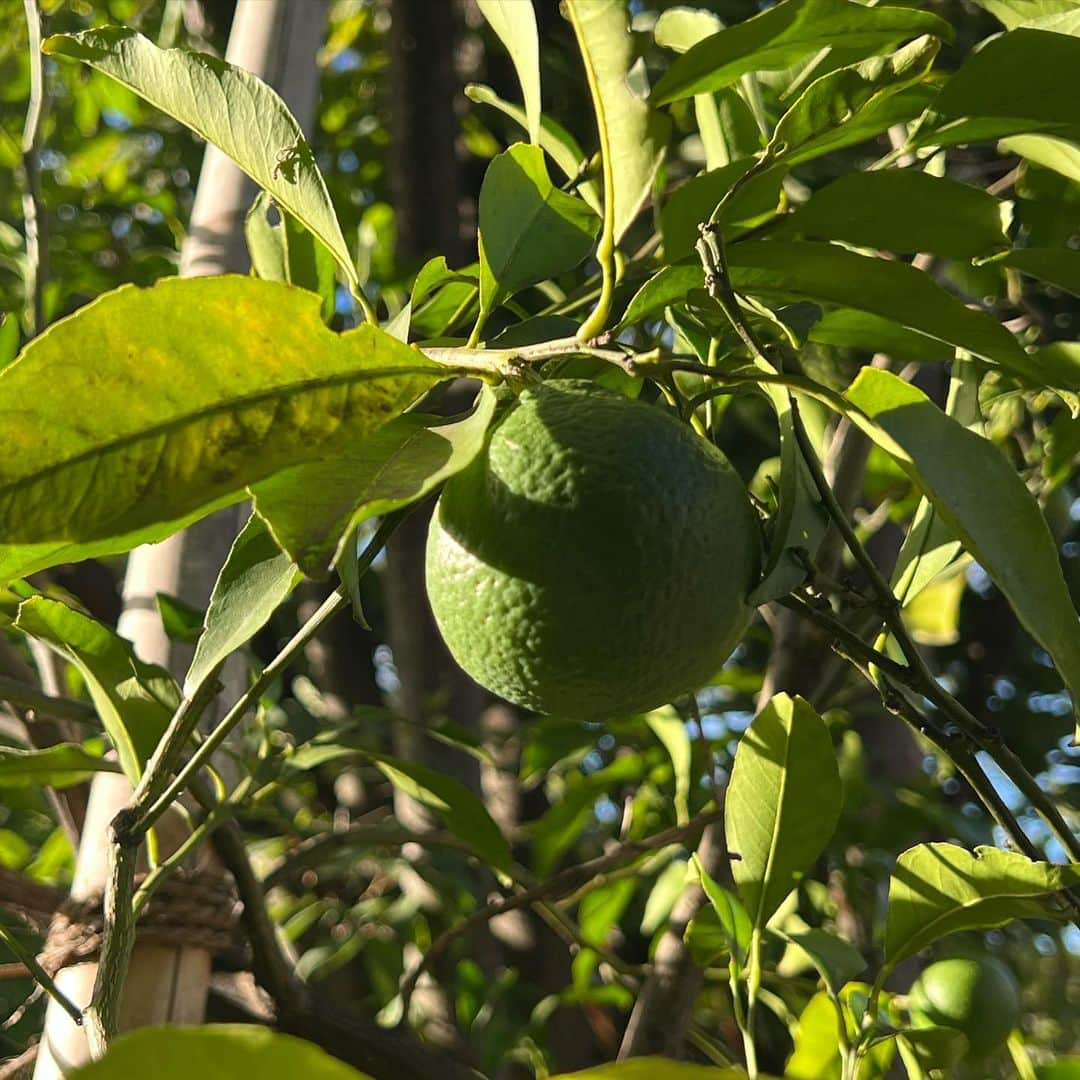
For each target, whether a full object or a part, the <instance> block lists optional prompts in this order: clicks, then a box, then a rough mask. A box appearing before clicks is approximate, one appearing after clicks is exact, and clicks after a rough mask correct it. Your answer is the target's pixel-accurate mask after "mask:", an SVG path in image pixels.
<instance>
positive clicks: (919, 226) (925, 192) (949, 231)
mask: <svg viewBox="0 0 1080 1080" xmlns="http://www.w3.org/2000/svg"><path fill="white" fill-rule="evenodd" d="M773 235H774V236H805V237H814V238H821V239H826V240H845V241H847V242H848V243H851V244H859V245H862V246H865V247H876V248H887V249H888V250H890V251H896V252H904V253H912V254H913V253H915V252H919V251H929V252H934V253H936V254H939V255H946V256H949V257H950V258H955V259H972V258H975V257H976V256H978V255H986V254H988V253H989V252H991V251H993V250H994V249H996V248H1002V247H1007V246H1008V243H1009V241H1008V238H1007V237H1006V236H1005V234H1004V232H1003V231H1002V227H1001V206H1000V203H999V202H998V200H997V199H995V198H994V197H993V196H992V195H988V194H987V193H986V192H985V191H982V190H980V189H979V188H975V187H970V186H969V185H967V184H960V183H957V182H956V181H955V180H947V179H945V178H939V177H936V176H930V175H929V174H928V173H924V172H919V171H918V170H917V169H879V170H877V171H876V172H852V173H848V174H846V175H845V176H841V177H840V178H839V179H837V180H834V181H833V182H832V183H830V184H828V185H826V186H825V187H824V188H822V189H821V190H820V191H818V192H815V193H814V196H813V198H811V199H810V201H809V202H808V203H806V204H805V205H804V206H802V207H800V208H799V209H798V210H796V211H795V213H794V214H790V215H789V216H787V217H785V218H782V219H781V222H780V225H779V227H778V228H776V229H774V230H773Z"/></svg>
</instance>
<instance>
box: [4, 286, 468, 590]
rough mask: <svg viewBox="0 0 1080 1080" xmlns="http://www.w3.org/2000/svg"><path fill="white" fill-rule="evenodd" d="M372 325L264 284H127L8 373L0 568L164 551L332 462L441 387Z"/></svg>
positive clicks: (18, 571)
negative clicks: (290, 476)
mask: <svg viewBox="0 0 1080 1080" xmlns="http://www.w3.org/2000/svg"><path fill="white" fill-rule="evenodd" d="M448 374H449V371H448V369H445V368H440V367H439V366H438V365H436V364H433V363H432V362H431V361H429V360H427V359H426V358H425V357H423V356H422V355H421V354H419V353H418V352H416V351H415V350H414V349H410V348H408V347H407V346H405V345H402V344H401V343H399V342H397V341H394V340H393V339H392V338H391V337H389V336H388V335H386V334H384V333H383V332H382V331H380V330H377V329H376V328H374V327H372V326H367V325H365V326H361V327H359V328H358V329H356V330H349V331H347V332H346V333H344V334H340V335H338V334H335V333H333V332H332V331H330V330H328V329H327V328H326V327H325V326H324V325H323V323H322V321H321V319H320V318H319V302H318V298H317V297H315V296H313V295H312V294H310V293H306V292H303V291H301V290H299V289H295V288H292V287H290V286H287V285H282V284H279V283H276V282H268V281H259V280H258V279H256V278H244V277H215V278H189V279H179V278H169V279H165V280H163V281H160V282H159V283H158V284H156V285H155V286H153V287H152V288H149V289H136V288H133V287H131V286H124V287H122V288H120V289H117V290H116V291H115V292H111V293H107V294H106V295H104V296H102V297H101V298H100V299H98V300H96V301H94V302H93V303H90V304H87V305H86V306H85V307H83V308H81V309H80V310H79V311H78V312H76V314H74V315H72V316H70V317H69V318H67V319H63V320H61V321H60V322H58V323H54V324H53V325H52V326H51V327H49V329H48V330H46V331H45V333H44V334H42V335H40V336H39V337H37V338H35V339H34V340H33V341H32V342H31V343H30V344H29V345H28V346H27V347H26V348H25V349H24V350H23V353H22V355H21V357H20V358H19V359H18V360H16V361H15V362H14V363H13V364H11V365H10V366H8V367H7V368H5V369H4V370H3V371H2V372H0V420H2V423H3V428H4V432H5V436H6V438H7V442H8V447H9V450H10V452H9V454H7V455H6V456H5V458H4V460H3V461H2V462H0V521H2V525H0V545H9V547H6V548H5V547H3V546H0V570H2V571H3V572H4V574H5V575H6V577H7V578H10V577H14V576H18V575H23V574H26V573H29V572H30V571H31V570H32V569H38V568H40V567H41V566H43V565H51V560H52V559H56V558H61V557H62V558H66V559H70V558H72V557H73V556H76V555H79V557H87V556H86V555H85V554H80V553H82V552H86V551H93V552H94V553H100V552H102V551H120V550H126V548H125V547H124V546H123V545H124V544H125V543H126V542H127V540H128V539H129V538H130V537H133V536H134V537H137V538H138V539H139V540H143V539H145V538H146V536H147V531H148V530H150V531H151V535H156V538H157V539H161V537H162V535H168V531H167V530H168V529H169V528H173V527H175V525H176V523H177V522H180V523H183V524H186V523H187V522H189V521H192V520H194V519H195V518H197V517H198V516H201V514H202V513H207V512H209V510H210V509H212V508H215V507H216V506H218V505H222V504H223V503H225V502H230V501H235V499H236V498H237V497H238V495H239V493H240V492H241V491H242V489H243V488H244V486H245V485H247V484H251V483H254V482H256V481H258V480H261V479H263V478H264V477H265V476H268V475H270V474H272V473H274V472H276V471H277V470H278V469H281V468H285V467H288V466H291V465H296V464H300V463H302V462H305V461H311V460H314V459H318V458H320V457H324V456H326V455H329V454H333V453H336V452H338V451H339V450H341V449H342V448H344V447H346V446H348V445H350V443H351V442H352V441H353V440H355V439H357V438H361V437H363V436H365V435H367V434H370V433H371V432H372V431H375V430H377V429H378V428H379V427H381V426H382V424H383V423H385V422H386V420H387V419H389V418H390V417H391V416H393V415H395V414H396V413H399V412H400V411H401V410H402V409H403V408H404V407H405V406H406V405H408V404H409V403H410V402H412V401H414V400H415V399H416V398H417V397H418V396H419V395H420V394H421V393H423V392H424V391H425V390H427V389H428V388H429V387H431V386H432V385H434V384H435V383H437V382H439V381H441V380H443V379H445V378H446V377H447V376H448Z"/></svg>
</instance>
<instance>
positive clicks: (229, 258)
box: [34, 0, 326, 1080]
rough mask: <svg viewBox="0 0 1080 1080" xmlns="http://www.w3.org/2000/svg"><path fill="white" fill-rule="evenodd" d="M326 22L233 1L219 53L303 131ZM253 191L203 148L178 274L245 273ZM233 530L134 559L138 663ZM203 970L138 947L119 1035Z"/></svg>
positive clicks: (192, 952)
mask: <svg viewBox="0 0 1080 1080" xmlns="http://www.w3.org/2000/svg"><path fill="white" fill-rule="evenodd" d="M325 15H326V6H325V3H324V2H323V0H239V2H238V3H237V6H236V14H235V16H234V19H233V25H232V30H231V32H230V35H229V46H228V50H227V52H226V59H227V60H229V61H230V62H231V63H233V64H236V65H237V66H239V67H243V68H246V69H247V70H249V71H252V72H254V73H255V74H256V75H258V76H260V77H261V78H262V79H264V80H265V81H266V82H268V83H270V84H271V85H273V86H274V87H275V88H276V89H277V90H278V92H279V93H280V94H281V95H282V97H283V98H284V99H285V101H286V102H287V103H288V104H289V107H290V108H291V109H292V111H293V113H294V115H296V117H297V119H298V120H299V121H300V123H301V125H302V126H303V127H304V128H305V129H306V130H309V131H310V128H311V124H312V121H313V118H314V112H315V103H316V100H317V96H318V68H317V66H316V63H315V53H316V50H317V49H318V47H319V45H320V43H321V41H322V32H323V27H324V25H325ZM254 192H255V188H254V185H253V184H252V183H251V182H250V181H249V180H248V179H247V178H246V177H245V176H244V175H243V173H241V172H240V170H239V169H238V168H237V167H236V166H235V165H233V164H232V162H231V161H229V159H228V158H226V157H225V156H224V155H223V154H222V153H220V152H219V151H218V150H217V149H216V148H215V147H212V146H208V147H207V150H206V154H205V156H204V158H203V166H202V172H201V173H200V176H199V185H198V190H197V193H196V198H195V205H194V207H193V209H192V215H191V225H190V230H189V234H188V237H187V239H186V240H185V243H184V247H183V250H182V253H181V263H180V267H181V273H182V274H184V275H186V276H199V275H208V274H220V273H226V272H244V271H245V270H246V268H247V253H246V249H245V246H244V237H243V222H244V214H245V213H246V212H247V209H248V207H249V206H250V205H251V200H252V198H253V196H254ZM238 524H239V512H238V511H237V510H236V509H235V508H234V509H232V510H228V511H224V512H222V513H220V514H217V515H214V516H213V517H211V518H209V519H207V520H206V521H204V522H201V523H199V524H198V525H196V526H194V527H192V528H190V529H188V530H186V531H185V532H183V533H180V534H178V535H176V536H174V537H172V538H171V539H169V540H166V541H165V542H164V543H161V544H157V545H154V546H152V547H151V546H147V547H142V548H138V549H137V550H135V551H133V552H132V553H131V556H130V558H129V561H128V570H127V576H126V578H125V582H124V605H125V606H124V613H123V615H122V616H121V619H120V624H119V629H120V633H121V634H122V635H124V636H125V637H127V638H128V639H130V640H131V641H132V642H133V643H134V644H135V648H136V651H137V652H138V654H139V655H140V656H141V657H142V658H143V659H145V660H148V661H152V662H155V663H159V664H162V665H163V666H165V667H168V668H169V669H170V670H172V671H173V672H174V674H176V675H182V674H183V672H184V669H185V667H186V665H187V662H188V660H189V659H190V654H189V650H186V649H178V648H176V647H175V646H174V645H173V643H172V642H170V641H169V639H168V638H167V637H166V635H165V633H164V630H163V629H162V626H161V620H160V618H159V617H158V614H157V610H156V605H155V603H154V598H155V596H156V595H157V594H158V593H160V592H164V593H168V594H170V595H173V596H177V597H179V598H181V599H183V600H185V601H186V602H188V603H190V604H194V605H203V604H205V602H206V600H207V598H208V597H209V594H210V590H211V588H212V587H213V583H214V580H215V579H216V576H217V572H218V570H219V568H220V566H221V563H222V562H223V560H224V558H225V556H226V554H227V553H228V550H229V547H230V545H231V544H232V540H233V538H234V537H235V535H236V532H237V528H238ZM130 795H131V787H130V785H129V784H128V783H127V781H126V780H125V779H124V778H123V777H120V776H116V775H113V774H107V773H103V774H101V775H100V776H99V777H98V778H97V779H95V781H94V784H93V787H92V790H91V795H90V802H89V805H88V808H87V815H86V825H85V828H84V830H83V834H82V842H81V843H80V845H79V852H78V857H77V859H76V866H75V878H74V882H73V884H72V896H73V897H74V898H75V899H79V898H85V897H87V896H93V895H97V894H100V892H101V889H102V887H103V885H104V882H105V874H106V862H107V843H106V837H107V827H108V825H109V823H110V822H111V820H112V818H113V817H114V816H115V815H116V813H117V812H118V811H119V810H120V809H122V808H123V807H124V806H125V805H126V803H127V801H128V799H129V797H130ZM210 960H211V957H210V954H209V953H208V952H207V951H206V950H204V949H199V948H193V947H183V948H175V947H166V946H161V945H149V944H139V945H137V946H136V948H135V952H134V954H133V956H132V961H131V966H130V969H129V972H128V977H127V982H126V985H125V991H124V998H123V1001H122V1004H121V1008H120V1017H119V1026H120V1029H121V1030H125V1029H130V1028H134V1027H141V1026H146V1025H152V1024H163V1023H172V1024H198V1023H200V1022H201V1021H202V1019H203V1016H204V1011H205V1006H206V995H207V990H208V986H209V979H210ZM96 971H97V965H96V964H94V963H85V964H78V965H75V966H72V967H68V968H65V969H64V970H63V971H61V972H60V973H59V976H58V979H57V981H58V983H59V984H60V986H61V988H62V989H63V991H64V992H65V993H66V994H67V995H68V997H69V998H71V999H72V1000H73V1001H75V1002H76V1003H77V1004H78V1005H80V1006H85V1005H86V1004H87V1003H88V1002H89V1000H90V995H91V992H92V989H93V985H94V977H95V974H96ZM88 1059H89V1050H88V1047H87V1043H86V1037H85V1034H84V1033H83V1031H82V1030H81V1029H79V1028H77V1027H76V1026H75V1025H74V1024H73V1023H72V1021H71V1020H70V1018H69V1017H68V1016H67V1015H66V1013H64V1012H63V1010H62V1009H60V1008H58V1007H55V1006H54V1003H53V1002H50V1004H49V1007H48V1010H47V1013H46V1019H45V1030H44V1034H43V1036H42V1045H41V1049H40V1052H39V1054H38V1060H37V1064H36V1067H35V1072H34V1077H35V1080H58V1078H60V1077H62V1076H63V1075H64V1074H65V1073H66V1072H67V1071H69V1070H70V1069H72V1068H74V1067H76V1066H78V1065H80V1064H83V1063H85V1062H86V1061H87V1060H88Z"/></svg>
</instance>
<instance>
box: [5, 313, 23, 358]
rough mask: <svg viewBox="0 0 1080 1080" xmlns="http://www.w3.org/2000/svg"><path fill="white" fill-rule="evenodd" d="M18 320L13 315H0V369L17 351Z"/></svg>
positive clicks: (19, 336)
mask: <svg viewBox="0 0 1080 1080" xmlns="http://www.w3.org/2000/svg"><path fill="white" fill-rule="evenodd" d="M20 338H21V335H20V334H19V320H18V319H17V318H15V316H14V315H7V314H0V368H5V367H7V366H8V364H10V363H11V361H12V360H14V359H15V354H16V353H17V352H18V351H19V340H20Z"/></svg>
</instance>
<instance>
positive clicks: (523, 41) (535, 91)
mask: <svg viewBox="0 0 1080 1080" xmlns="http://www.w3.org/2000/svg"><path fill="white" fill-rule="evenodd" d="M477 3H478V5H479V7H480V10H481V12H483V15H484V18H485V19H487V21H488V22H489V23H490V24H491V28H492V30H494V31H495V33H496V34H498V36H499V40H500V41H501V42H502V43H503V45H504V46H505V47H506V51H507V52H508V53H509V54H510V59H511V60H512V61H513V62H514V70H515V71H516V72H517V77H518V82H520V83H521V93H522V96H523V98H524V100H525V115H526V117H527V125H526V126H527V128H528V131H529V142H531V143H533V145H537V144H539V142H540V39H539V37H538V35H537V31H536V12H535V11H534V10H533V5H532V0H477Z"/></svg>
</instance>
